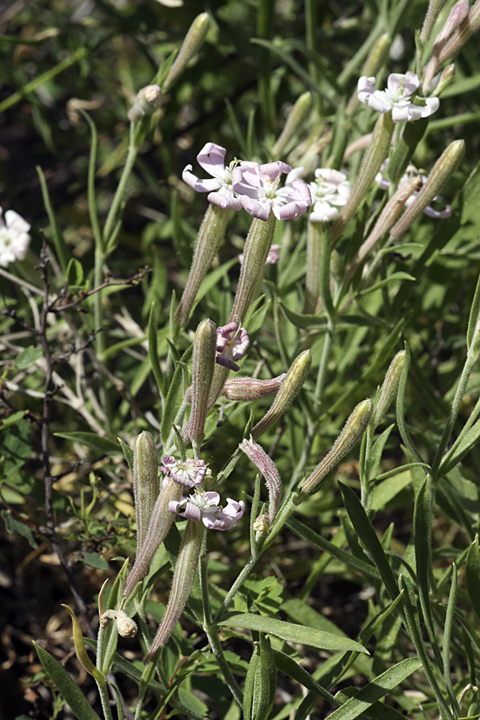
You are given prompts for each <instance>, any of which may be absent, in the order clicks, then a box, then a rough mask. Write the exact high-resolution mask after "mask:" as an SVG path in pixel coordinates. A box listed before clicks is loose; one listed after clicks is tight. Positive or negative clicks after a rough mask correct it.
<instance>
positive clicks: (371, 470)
mask: <svg viewBox="0 0 480 720" xmlns="http://www.w3.org/2000/svg"><path fill="white" fill-rule="evenodd" d="M393 428H394V426H393V425H390V427H388V428H387V429H386V430H384V431H383V433H382V434H381V435H380V437H379V438H377V440H376V441H375V444H374V445H373V447H372V450H371V453H370V456H369V458H368V467H367V482H370V481H372V480H374V479H375V478H376V476H377V473H378V468H379V467H380V461H381V459H382V454H383V449H384V447H385V443H386V442H387V440H388V438H389V435H390V433H391V432H392V430H393Z"/></svg>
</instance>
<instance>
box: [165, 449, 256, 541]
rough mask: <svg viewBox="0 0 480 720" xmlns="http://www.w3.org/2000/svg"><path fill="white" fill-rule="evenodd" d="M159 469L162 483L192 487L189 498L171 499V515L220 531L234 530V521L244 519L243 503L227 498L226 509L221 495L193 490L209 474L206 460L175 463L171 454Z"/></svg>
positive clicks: (187, 460) (166, 456)
mask: <svg viewBox="0 0 480 720" xmlns="http://www.w3.org/2000/svg"><path fill="white" fill-rule="evenodd" d="M161 470H162V472H163V473H164V475H165V480H164V484H165V483H168V482H169V480H173V481H174V482H175V483H177V484H178V485H182V486H183V487H187V488H189V489H191V488H195V492H194V493H193V494H192V495H189V496H188V497H183V496H182V497H180V499H179V500H171V501H170V502H169V503H168V509H169V510H170V512H171V513H174V514H175V515H182V516H184V517H185V518H186V519H187V520H194V521H195V522H199V520H202V522H203V524H204V525H205V527H207V528H209V529H211V530H222V531H225V530H230V529H231V528H233V527H235V525H236V524H237V521H238V520H240V518H241V517H242V516H243V513H244V512H245V503H244V501H243V500H240V502H237V501H236V500H232V499H231V498H227V506H226V507H225V508H223V507H222V506H221V505H220V504H219V502H220V495H219V494H218V493H217V492H211V491H210V492H204V491H200V490H197V489H196V488H197V486H198V485H201V483H202V482H203V481H204V479H205V477H207V476H208V475H210V474H211V471H210V469H209V467H208V465H207V463H206V462H205V460H194V459H193V458H187V459H186V460H177V459H176V458H174V457H172V456H171V455H165V456H164V457H163V465H162V467H161Z"/></svg>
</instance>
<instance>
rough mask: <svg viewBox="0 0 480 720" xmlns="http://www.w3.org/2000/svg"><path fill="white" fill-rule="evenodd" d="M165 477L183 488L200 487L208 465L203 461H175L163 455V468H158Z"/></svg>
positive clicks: (191, 459) (188, 459) (190, 459)
mask: <svg viewBox="0 0 480 720" xmlns="http://www.w3.org/2000/svg"><path fill="white" fill-rule="evenodd" d="M160 469H161V471H162V472H163V473H164V475H165V477H170V478H172V480H174V482H176V483H178V484H179V485H183V486H184V487H188V488H193V487H195V486H196V485H200V483H202V482H203V481H204V479H205V475H206V474H207V472H208V465H207V463H206V462H205V460H194V459H193V458H187V459H186V460H176V459H175V458H174V457H172V456H171V455H164V457H163V466H162V467H161V468H160Z"/></svg>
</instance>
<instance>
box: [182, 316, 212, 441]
mask: <svg viewBox="0 0 480 720" xmlns="http://www.w3.org/2000/svg"><path fill="white" fill-rule="evenodd" d="M216 344H217V329H216V327H215V323H214V322H212V321H211V320H202V322H201V323H200V325H199V326H198V328H197V331H196V333H195V340H194V344H193V359H192V409H191V412H190V419H189V421H188V423H187V426H186V427H185V430H184V433H183V436H184V438H185V440H194V441H196V440H200V438H202V437H203V432H204V429H205V420H206V417H207V412H208V409H209V408H208V393H209V390H210V385H211V382H212V377H213V370H214V367H215V354H216Z"/></svg>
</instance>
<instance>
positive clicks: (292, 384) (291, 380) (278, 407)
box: [252, 350, 312, 440]
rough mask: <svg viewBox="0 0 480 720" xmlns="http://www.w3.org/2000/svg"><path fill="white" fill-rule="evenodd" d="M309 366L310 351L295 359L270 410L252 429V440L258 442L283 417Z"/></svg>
mask: <svg viewBox="0 0 480 720" xmlns="http://www.w3.org/2000/svg"><path fill="white" fill-rule="evenodd" d="M311 364H312V353H311V352H310V350H304V352H302V353H300V355H299V356H298V357H297V358H295V360H294V361H293V363H292V365H291V367H290V370H289V371H288V373H287V375H286V377H285V380H284V381H283V383H282V385H281V386H280V390H279V391H278V393H277V394H276V396H275V400H274V401H273V403H272V406H271V408H270V410H269V411H268V412H267V414H266V415H265V416H264V417H263V418H262V419H261V420H260V422H258V423H257V424H256V425H255V427H254V428H253V430H252V438H253V439H254V440H258V438H259V437H260V435H262V434H263V433H264V432H266V431H267V430H269V429H270V428H271V427H272V425H275V423H276V422H278V421H279V420H280V418H281V417H282V415H284V413H285V412H286V411H287V409H288V408H289V407H290V405H291V404H292V402H293V401H294V400H295V398H296V397H297V395H298V393H299V392H300V389H301V387H302V385H303V383H304V382H305V380H306V379H307V375H308V373H309V370H310V366H311Z"/></svg>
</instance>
